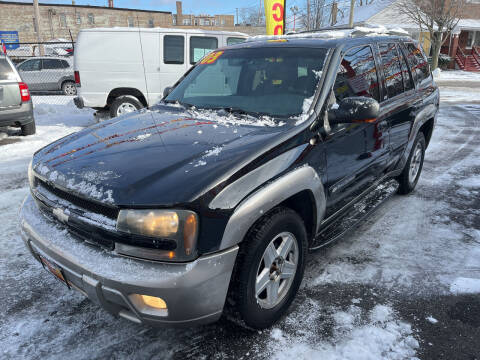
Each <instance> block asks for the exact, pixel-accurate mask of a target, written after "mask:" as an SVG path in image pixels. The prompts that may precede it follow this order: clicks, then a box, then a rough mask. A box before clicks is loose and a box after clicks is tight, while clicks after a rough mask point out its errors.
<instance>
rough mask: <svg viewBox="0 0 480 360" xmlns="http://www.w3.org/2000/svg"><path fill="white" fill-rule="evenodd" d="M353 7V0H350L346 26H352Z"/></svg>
mask: <svg viewBox="0 0 480 360" xmlns="http://www.w3.org/2000/svg"><path fill="white" fill-rule="evenodd" d="M354 7H355V0H350V17H349V20H348V26H349V27H351V28H353V9H354Z"/></svg>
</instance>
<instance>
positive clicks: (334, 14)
mask: <svg viewBox="0 0 480 360" xmlns="http://www.w3.org/2000/svg"><path fill="white" fill-rule="evenodd" d="M337 12H338V4H337V3H336V2H333V3H332V13H331V14H330V18H331V23H330V25H331V26H333V25H335V24H336V23H337Z"/></svg>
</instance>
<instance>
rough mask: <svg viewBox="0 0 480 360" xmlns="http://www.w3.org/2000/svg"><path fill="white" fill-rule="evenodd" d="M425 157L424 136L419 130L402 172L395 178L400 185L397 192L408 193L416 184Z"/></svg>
mask: <svg viewBox="0 0 480 360" xmlns="http://www.w3.org/2000/svg"><path fill="white" fill-rule="evenodd" d="M424 158H425V136H424V135H423V133H422V132H419V133H418V135H417V138H416V139H415V142H414V144H413V147H412V151H411V152H410V155H409V157H408V160H407V163H406V164H405V167H404V168H403V171H402V173H401V174H400V176H399V177H398V178H397V180H398V182H399V184H400V187H399V188H398V193H399V194H409V193H411V192H412V191H413V189H415V186H417V182H418V179H419V178H420V173H421V172H422V168H423V159H424Z"/></svg>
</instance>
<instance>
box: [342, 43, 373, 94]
mask: <svg viewBox="0 0 480 360" xmlns="http://www.w3.org/2000/svg"><path fill="white" fill-rule="evenodd" d="M333 91H334V93H335V97H336V99H337V101H338V100H341V99H343V98H346V97H351V96H366V97H371V98H374V99H375V100H377V101H378V100H379V96H378V77H377V69H376V67H375V60H374V57H373V52H372V49H371V47H370V46H368V45H367V46H360V47H355V48H353V49H350V50H348V51H347V53H346V54H345V56H344V57H343V59H342V62H341V65H340V69H339V71H338V74H337V79H336V80H335V84H334V86H333Z"/></svg>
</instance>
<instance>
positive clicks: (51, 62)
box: [42, 59, 63, 70]
mask: <svg viewBox="0 0 480 360" xmlns="http://www.w3.org/2000/svg"><path fill="white" fill-rule="evenodd" d="M42 61H43V69H44V70H56V69H63V65H62V63H61V61H60V60H57V59H43V60H42Z"/></svg>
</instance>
